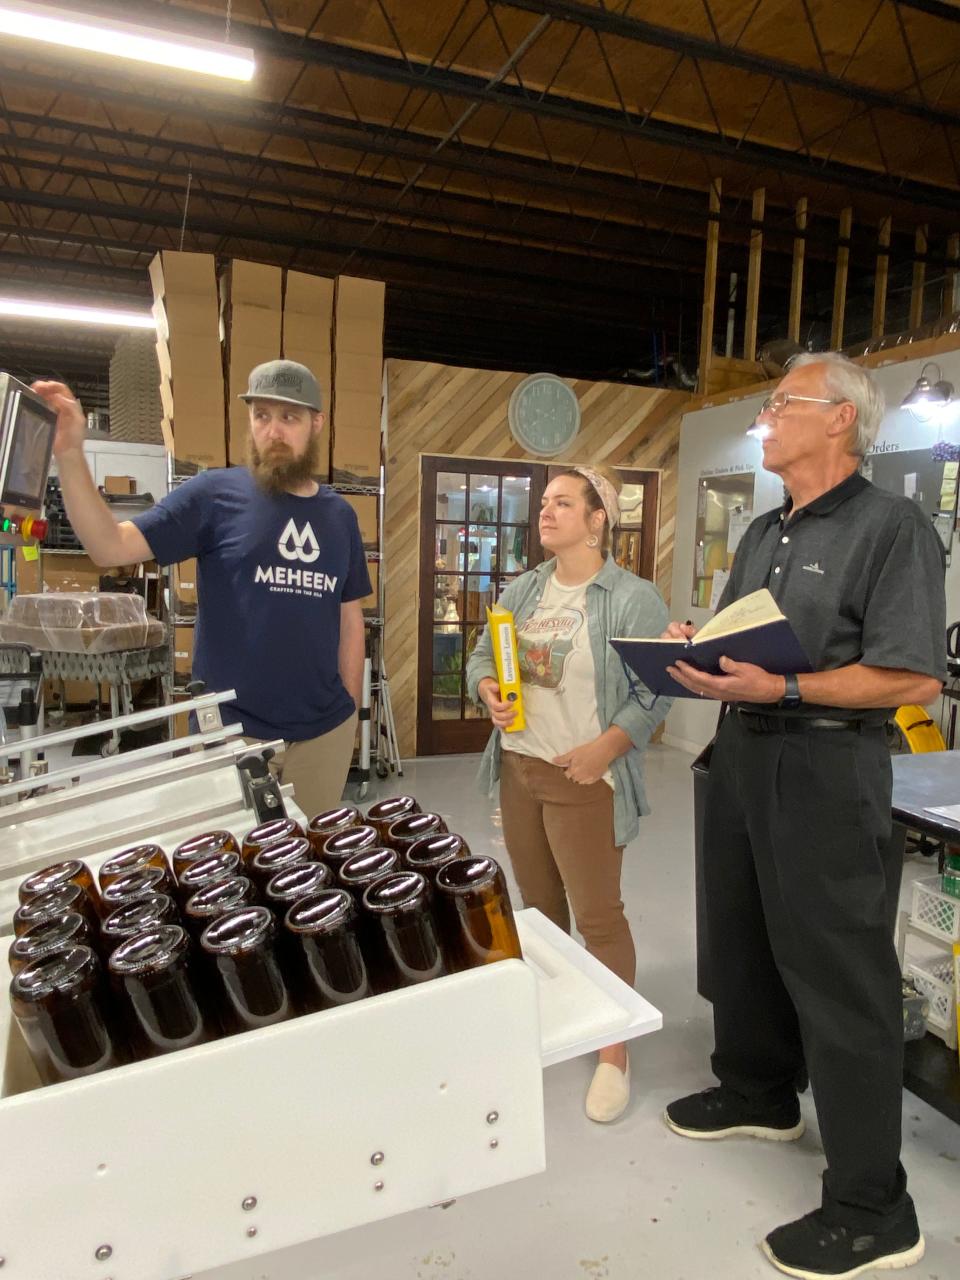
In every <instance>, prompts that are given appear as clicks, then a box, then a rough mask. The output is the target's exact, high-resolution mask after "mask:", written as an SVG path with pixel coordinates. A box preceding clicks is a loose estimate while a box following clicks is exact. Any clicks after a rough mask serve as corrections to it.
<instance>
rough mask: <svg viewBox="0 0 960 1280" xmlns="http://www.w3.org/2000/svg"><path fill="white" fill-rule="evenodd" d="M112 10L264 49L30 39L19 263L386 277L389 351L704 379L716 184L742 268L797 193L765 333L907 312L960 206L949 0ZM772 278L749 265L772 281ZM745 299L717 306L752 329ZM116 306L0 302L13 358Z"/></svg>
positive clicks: (64, 349)
mask: <svg viewBox="0 0 960 1280" xmlns="http://www.w3.org/2000/svg"><path fill="white" fill-rule="evenodd" d="M72 7H73V8H76V9H83V10H84V11H94V10H96V11H100V12H104V13H108V14H111V15H113V16H121V17H122V18H123V19H124V20H126V21H136V22H141V23H143V24H145V25H151V26H165V27H170V28H175V29H177V30H179V31H182V32H186V33H190V34H195V35H202V36H207V37H212V38H214V39H218V40H222V39H223V38H224V35H225V30H226V27H227V25H228V21H229V30H230V38H231V40H232V41H233V42H234V43H236V44H239V45H245V46H250V47H252V48H253V49H254V50H255V52H256V55H257V62H258V70H257V73H256V76H255V79H254V81H253V82H252V84H251V85H249V86H244V87H242V88H237V87H223V88H218V87H213V86H212V84H211V85H207V84H204V85H200V84H198V83H197V78H196V77H194V78H193V79H188V78H187V77H186V76H175V75H173V74H171V73H164V72H160V71H156V72H154V71H152V70H150V69H136V70H134V71H131V70H130V69H129V68H125V67H124V66H123V65H122V64H119V63H117V62H115V61H112V60H108V59H105V58H96V57H92V56H91V57H84V56H69V55H66V54H63V55H61V54H60V53H59V52H58V51H55V50H52V49H51V50H45V49H44V48H43V46H40V45H37V46H34V47H29V46H28V44H27V43H26V42H22V41H21V42H17V41H14V40H12V39H11V40H7V41H3V42H0V291H2V292H7V293H14V292H17V293H28V292H29V293H31V294H33V293H37V294H41V295H44V296H54V297H57V298H66V297H70V298H75V297H79V298H82V299H88V300H109V301H111V302H120V301H123V302H126V303H135V304H137V305H143V304H145V303H146V302H148V300H149V297H150V290H149V283H148V280H147V274H146V267H147V264H148V262H149V261H150V258H151V256H152V255H153V253H154V252H155V251H156V250H157V249H160V248H169V247H173V248H176V247H178V246H179V245H180V244H181V243H182V244H183V247H184V248H188V249H196V250H202V251H206V252H212V253H215V254H217V255H221V256H223V257H225V258H227V257H246V258H251V259H256V260H260V261H265V262H273V263H280V264H284V265H290V266H295V267H297V268H298V269H300V270H307V271H315V272H318V273H321V274H328V275H333V274H338V273H353V274H356V275H364V276H375V277H378V278H381V279H385V280H386V281H387V283H388V291H387V331H386V349H387V353H388V354H390V355H396V356H403V357H408V358H422V359H438V360H447V361H450V362H454V363H461V364H468V365H486V366H498V367H505V368H517V369H534V368H547V369H554V370H556V371H558V372H566V373H571V374H578V375H581V376H588V377H590V376H593V377H619V376H623V375H624V374H628V371H632V373H630V374H628V376H633V377H636V378H638V379H640V380H651V379H653V380H656V379H658V378H661V377H665V376H673V377H674V378H675V377H676V366H677V363H678V362H679V363H681V364H682V365H683V366H684V367H685V368H686V369H689V370H692V369H693V368H695V365H696V351H697V347H698V343H699V337H700V335H699V323H700V310H701V302H702V275H703V262H704V238H705V234H706V227H707V198H708V192H709V190H710V188H711V184H713V183H715V182H716V181H717V180H718V179H719V180H720V183H721V188H722V203H721V209H720V214H719V226H720V242H721V247H720V276H721V284H722V287H723V289H724V290H726V287H727V281H728V279H729V274H730V273H731V272H737V273H739V274H740V275H741V277H742V276H743V275H744V274H745V271H746V265H747V246H748V241H749V236H750V231H751V224H750V207H751V194H752V192H753V190H754V189H755V188H757V187H763V188H765V190H766V217H765V221H764V263H763V277H762V288H761V305H760V336H761V339H763V338H765V337H774V336H780V335H782V334H783V333H784V331H785V327H786V312H787V296H788V292H789V283H790V269H791V262H790V254H791V250H792V244H793V228H794V209H795V205H796V202H797V200H798V199H800V198H801V197H806V198H807V199H808V201H809V210H810V219H809V226H808V232H807V276H806V283H807V287H806V292H805V305H804V311H803V324H802V335H803V336H810V337H812V338H813V339H814V340H815V341H820V342H822V341H823V339H824V336H825V334H827V333H828V332H829V313H830V307H831V301H832V291H833V274H834V265H833V264H834V257H835V252H836V246H837V235H838V230H837V228H838V218H839V214H840V212H841V210H842V209H843V208H845V207H847V206H850V207H851V208H852V210H853V232H852V236H851V241H850V251H851V268H850V270H851V275H850V289H851V295H850V306H849V309H848V324H847V331H846V333H845V340H846V341H848V342H851V341H853V340H855V339H860V338H865V337H868V336H869V328H870V306H871V293H872V283H871V282H872V275H873V266H874V260H875V252H876V243H877V228H878V224H879V222H880V220H881V219H882V218H884V217H887V216H890V217H891V218H892V225H893V240H892V247H891V286H892V287H891V294H890V301H889V306H888V315H887V325H886V327H887V329H888V330H894V329H899V328H904V327H906V312H907V303H908V293H909V281H910V276H911V271H912V259H913V256H914V236H915V230H916V227H917V226H918V225H922V226H926V227H927V228H928V235H929V250H928V254H927V258H926V266H927V280H928V290H927V293H928V301H927V305H928V308H929V309H930V310H931V311H932V312H936V311H937V310H938V309H939V306H940V297H939V289H938V283H937V282H938V280H939V279H940V278H942V276H943V268H944V262H945V258H946V255H947V238H948V236H951V235H952V234H953V233H954V232H955V231H957V230H958V229H960V220H958V217H957V202H958V190H960V74H958V63H960V8H958V7H957V5H955V4H953V3H947V2H945V0H899V2H897V0H843V3H842V4H838V3H836V0H660V2H659V3H658V4H656V5H652V4H649V3H644V2H643V0H432V3H429V4H428V3H425V2H424V0H236V3H233V4H232V7H230V11H229V20H228V17H227V14H228V5H227V4H226V3H211V4H202V3H194V2H179V0H175V2H172V3H154V2H152V0H128V2H127V3H122V4H121V3H114V4H110V3H103V4H95V3H91V4H87V3H86V2H85V0H84V2H83V3H82V4H77V5H74V6H72ZM741 294H742V290H741ZM725 325H726V305H725V303H724V306H723V307H720V308H718V319H717V341H722V332H721V331H722V330H723V329H724V328H725ZM110 346H111V338H110V336H109V334H104V335H101V336H96V335H93V334H87V335H84V336H83V337H82V338H78V337H77V335H76V331H71V332H70V333H69V334H68V333H67V332H66V331H64V330H62V329H59V328H55V327H50V326H41V325H36V324H28V323H26V322H22V323H17V324H14V323H13V322H7V323H3V324H0V366H6V367H11V368H15V369H16V370H19V371H21V372H24V373H26V372H29V373H49V372H60V373H63V374H65V375H67V376H70V377H73V378H75V379H77V378H88V379H89V378H92V379H94V380H96V378H97V377H101V376H102V372H103V369H104V368H105V362H106V360H107V358H108V355H109V349H110Z"/></svg>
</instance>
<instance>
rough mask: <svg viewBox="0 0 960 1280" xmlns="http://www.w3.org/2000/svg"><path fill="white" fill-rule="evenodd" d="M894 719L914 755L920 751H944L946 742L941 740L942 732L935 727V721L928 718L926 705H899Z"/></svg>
mask: <svg viewBox="0 0 960 1280" xmlns="http://www.w3.org/2000/svg"><path fill="white" fill-rule="evenodd" d="M894 720H896V722H897V726H898V728H899V729H900V732H901V733H902V734H903V740H904V742H905V743H906V744H907V746H908V747H909V748H910V751H911V752H912V753H913V754H914V755H916V754H917V753H919V752H921V751H946V749H947V744H946V743H945V742H944V740H943V734H942V733H941V732H940V730H939V729H938V728H937V725H936V721H934V720H931V719H930V714H929V712H928V711H927V709H926V707H918V706H916V705H909V706H906V707H899V708H898V709H897V714H896V715H895V716H894Z"/></svg>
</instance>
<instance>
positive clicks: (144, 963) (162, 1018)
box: [108, 925, 213, 1058]
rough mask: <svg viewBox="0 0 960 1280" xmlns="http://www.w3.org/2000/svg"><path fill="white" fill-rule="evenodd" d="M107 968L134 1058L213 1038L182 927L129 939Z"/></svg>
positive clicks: (161, 927) (171, 927) (163, 928)
mask: <svg viewBox="0 0 960 1280" xmlns="http://www.w3.org/2000/svg"><path fill="white" fill-rule="evenodd" d="M108 968H109V973H110V981H111V986H112V988H113V991H114V994H115V996H116V999H117V1002H118V1005H119V1007H120V1009H121V1010H122V1013H123V1016H124V1018H125V1020H126V1024H127V1027H128V1029H129V1033H130V1040H131V1045H132V1048H133V1052H134V1056H135V1057H139V1058H153V1057H156V1056H157V1055H159V1054H163V1053H172V1052H173V1051H174V1050H175V1049H189V1048H190V1047H191V1046H193V1045H195V1044H202V1043H203V1042H204V1041H205V1040H209V1039H211V1038H212V1036H213V1031H212V1028H211V1026H210V1024H209V1022H208V1020H207V1017H206V1015H205V1013H204V1011H203V1008H202V1006H201V999H200V988H199V985H198V983H197V982H196V979H195V975H194V974H193V972H192V966H191V962H190V942H189V939H188V938H187V934H186V932H185V931H184V930H183V929H181V928H180V926H179V925H160V926H159V927H158V928H156V929H152V930H150V931H149V932H148V933H139V934H136V935H135V936H134V937H132V938H127V939H126V940H125V941H123V942H121V943H120V945H119V946H118V947H117V948H116V950H115V951H114V952H113V954H112V955H111V957H110V961H109V965H108Z"/></svg>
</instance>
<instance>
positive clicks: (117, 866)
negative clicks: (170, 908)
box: [99, 844, 171, 889]
mask: <svg viewBox="0 0 960 1280" xmlns="http://www.w3.org/2000/svg"><path fill="white" fill-rule="evenodd" d="M141 867H160V868H161V869H162V870H163V871H166V872H167V873H168V874H171V868H170V863H169V862H168V861H167V855H166V854H165V853H164V852H163V850H162V849H161V848H160V846H159V845H158V844H135V845H131V846H130V848H129V849H121V850H120V852H119V853H114V854H112V855H111V856H110V857H109V858H107V860H106V862H104V863H103V865H102V866H101V867H100V871H99V877H100V888H101V889H102V888H103V887H104V885H108V884H110V882H111V881H112V880H116V878H117V876H122V875H125V874H126V873H127V872H128V871H139V870H140V868H141Z"/></svg>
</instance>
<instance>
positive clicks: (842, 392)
mask: <svg viewBox="0 0 960 1280" xmlns="http://www.w3.org/2000/svg"><path fill="white" fill-rule="evenodd" d="M808 364H822V365H823V383H824V386H825V388H826V390H827V392H828V394H829V395H831V396H836V397H837V399H838V400H849V401H850V403H851V404H852V405H853V407H854V408H855V409H856V411H857V418H856V422H855V423H854V426H853V433H852V438H851V440H850V446H849V451H850V453H853V454H856V455H857V456H858V457H861V458H862V457H863V456H864V455H865V454H866V453H867V452H868V451H869V450H870V448H871V447H872V445H873V442H874V441H875V440H876V438H877V432H878V431H879V430H880V422H881V420H882V418H883V414H884V410H885V409H886V403H885V401H884V398H883V392H882V391H881V390H880V388H879V387H878V386H877V383H876V379H875V378H874V376H873V374H872V373H870V371H869V370H868V369H864V367H863V366H862V365H859V364H856V363H855V362H854V361H853V360H851V359H850V358H849V356H845V355H842V354H841V353H840V352H839V351H804V352H801V354H800V355H798V356H795V357H794V358H793V359H792V360H791V361H790V364H789V365H788V369H789V371H790V372H792V371H793V370H794V369H800V368H802V367H803V366H804V365H808Z"/></svg>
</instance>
